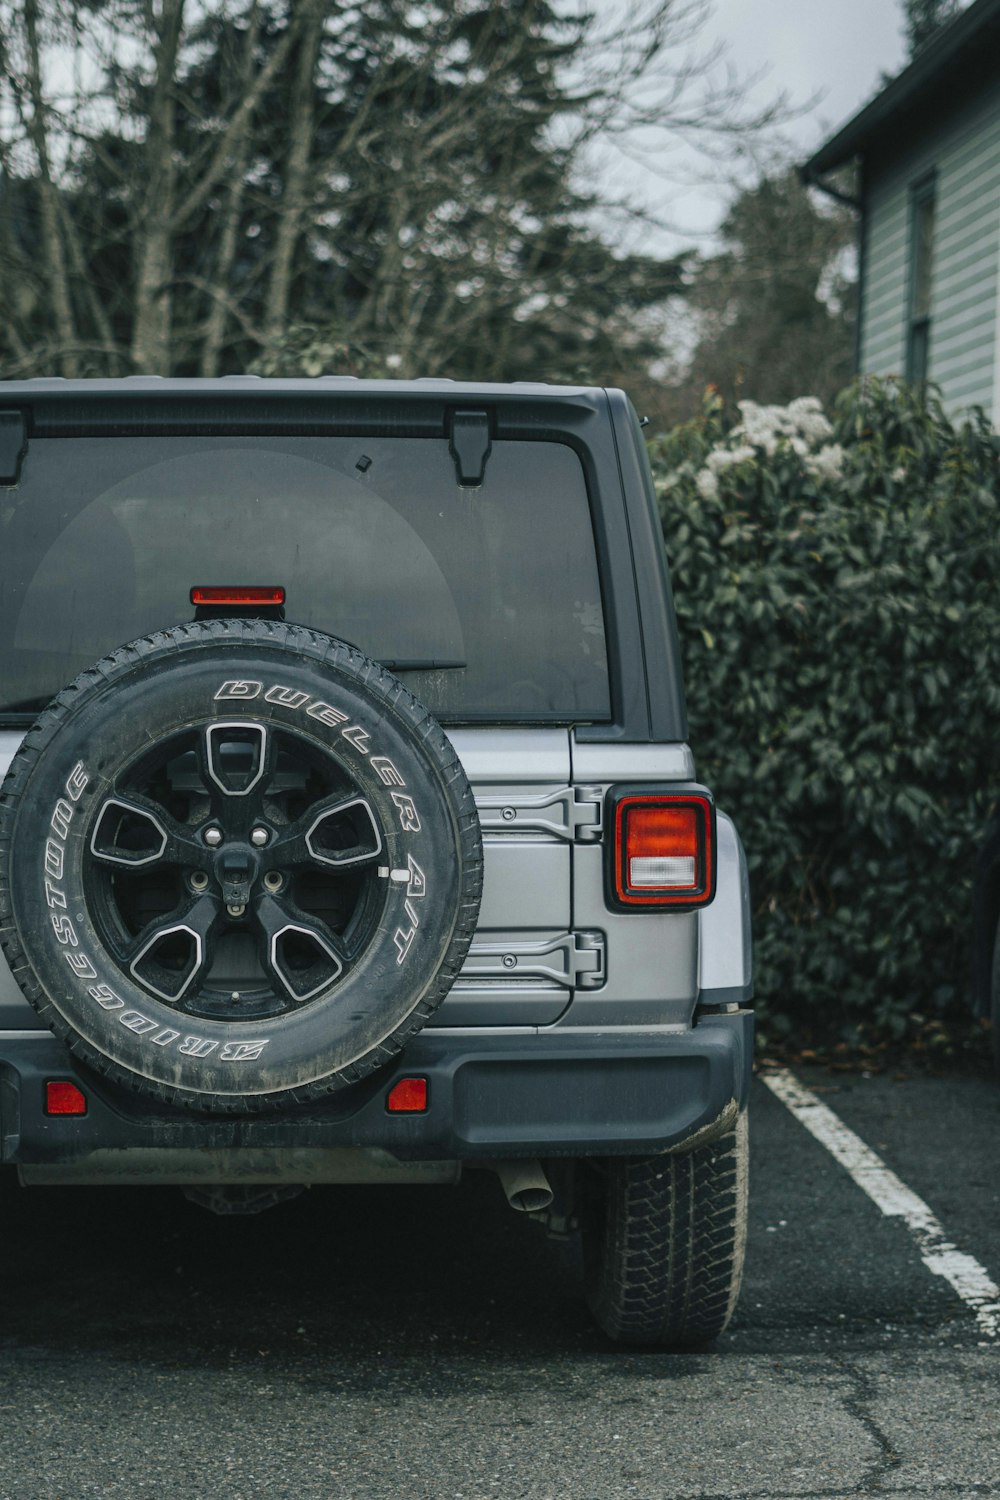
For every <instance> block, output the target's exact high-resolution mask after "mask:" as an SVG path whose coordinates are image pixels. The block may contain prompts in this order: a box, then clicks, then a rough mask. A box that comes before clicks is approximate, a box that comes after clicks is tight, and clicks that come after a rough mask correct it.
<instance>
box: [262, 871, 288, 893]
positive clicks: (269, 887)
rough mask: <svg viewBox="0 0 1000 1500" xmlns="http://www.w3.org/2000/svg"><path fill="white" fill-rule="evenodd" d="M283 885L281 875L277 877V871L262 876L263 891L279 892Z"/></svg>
mask: <svg viewBox="0 0 1000 1500" xmlns="http://www.w3.org/2000/svg"><path fill="white" fill-rule="evenodd" d="M284 883H285V881H284V877H283V876H282V875H279V874H278V871H277V870H268V872H267V874H266V875H265V876H264V889H265V891H271V892H274V891H280V890H281V887H282V886H283V885H284Z"/></svg>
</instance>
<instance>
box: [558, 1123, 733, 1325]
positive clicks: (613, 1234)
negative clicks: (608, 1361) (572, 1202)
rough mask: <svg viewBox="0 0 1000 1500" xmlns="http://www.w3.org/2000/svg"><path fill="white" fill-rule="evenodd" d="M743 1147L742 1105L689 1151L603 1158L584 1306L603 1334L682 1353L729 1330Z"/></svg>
mask: <svg viewBox="0 0 1000 1500" xmlns="http://www.w3.org/2000/svg"><path fill="white" fill-rule="evenodd" d="M747 1146H748V1132H747V1116H746V1112H745V1111H743V1112H742V1113H741V1114H740V1115H739V1116H738V1118H737V1121H736V1124H735V1125H734V1126H733V1127H732V1128H731V1129H730V1130H728V1131H726V1132H725V1133H724V1134H723V1135H721V1136H719V1137H718V1138H717V1139H716V1140H715V1141H712V1142H710V1143H709V1144H707V1145H704V1146H698V1147H696V1148H695V1150H693V1151H688V1152H685V1153H683V1154H679V1155H670V1156H653V1157H626V1158H622V1159H620V1160H615V1161H610V1162H608V1163H607V1164H606V1168H607V1171H606V1179H605V1185H604V1189H603V1193H602V1195H601V1197H602V1203H601V1208H602V1212H601V1213H600V1214H599V1215H598V1217H597V1219H596V1221H595V1222H594V1224H593V1225H592V1227H590V1228H589V1229H586V1230H585V1236H589V1237H590V1238H589V1243H586V1242H585V1246H584V1250H585V1257H586V1259H587V1262H588V1273H589V1274H588V1301H589V1304H590V1308H591V1311H592V1312H593V1314H594V1316H595V1318H596V1319H597V1322H598V1323H599V1324H600V1326H601V1328H602V1329H603V1330H604V1332H605V1333H606V1334H608V1335H609V1337H611V1338H613V1339H615V1340H617V1341H621V1342H625V1343H632V1344H645V1345H655V1346H658V1347H661V1348H671V1349H682V1348H693V1347H698V1346H699V1345H703V1344H706V1343H710V1342H711V1341H712V1340H713V1339H715V1338H717V1337H718V1335H719V1334H720V1333H722V1332H723V1330H724V1329H725V1328H726V1327H727V1325H728V1323H729V1320H730V1318H731V1317H732V1314H733V1309H734V1308H735V1306H736V1300H737V1297H738V1295H739V1289H740V1282H741V1280H742V1273H743V1255H744V1249H745V1244H746V1216H747ZM588 1252H589V1253H588Z"/></svg>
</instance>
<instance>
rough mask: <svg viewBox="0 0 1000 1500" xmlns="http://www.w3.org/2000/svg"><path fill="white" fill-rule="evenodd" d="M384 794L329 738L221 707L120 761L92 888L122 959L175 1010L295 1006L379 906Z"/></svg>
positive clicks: (370, 930) (335, 976)
mask: <svg viewBox="0 0 1000 1500" xmlns="http://www.w3.org/2000/svg"><path fill="white" fill-rule="evenodd" d="M384 851H385V838H384V834H383V829H382V827H381V825H380V822H379V818H378V815H377V812H376V810H375V808H374V807H373V805H372V803H371V802H370V800H369V799H368V798H367V797H366V796H365V794H364V792H363V791H362V790H361V789H360V788H359V787H358V786H357V785H356V784H355V783H354V782H353V781H352V780H351V777H350V775H349V774H348V772H347V770H346V769H345V767H344V766H343V764H342V763H341V762H340V761H339V760H337V759H336V758H335V757H334V756H333V755H332V754H331V753H330V752H329V750H327V749H325V748H324V747H322V746H320V745H318V744H316V743H315V742H314V741H312V740H310V739H308V738H307V737H306V736H304V735H300V734H298V733H296V732H294V731H292V730H289V729H287V728H284V727H282V726H278V727H276V726H274V725H272V724H265V723H262V722H255V721H251V720H241V721H233V722H220V721H218V720H213V721H211V722H206V723H204V724H201V725H197V726H193V727H191V728H188V729H185V730H183V731H179V732H178V733H176V734H173V735H170V736H167V737H166V738H164V739H163V740H161V741H160V742H159V743H158V744H157V745H156V746H155V747H154V748H153V749H151V750H150V751H148V752H146V753H144V754H143V755H142V756H140V757H138V758H137V759H136V760H134V761H133V762H132V763H131V764H129V765H128V766H126V767H125V768H124V769H123V770H122V771H121V772H120V773H119V775H118V776H117V777H116V780H115V787H114V790H113V791H111V792H109V793H108V794H107V795H106V796H105V797H104V799H103V801H102V802H101V803H100V804H99V806H98V807H97V809H96V811H95V814H94V817H93V819H92V821H91V823H90V826H89V830H88V834H87V847H86V853H85V856H84V857H85V860H86V865H87V870H86V881H85V885H86V889H87V892H88V902H89V905H90V908H91V914H92V917H93V920H94V922H95V925H96V927H97V929H98V932H99V934H100V937H101V940H102V942H103V943H104V945H105V947H106V949H107V951H108V952H109V953H110V954H111V956H112V957H113V959H114V961H115V963H116V964H117V965H118V967H119V968H120V969H121V970H122V972H124V973H127V974H128V975H129V976H130V977H131V978H132V979H133V980H134V981H135V982H136V983H137V984H138V985H139V986H140V987H141V988H143V989H144V990H146V991H147V992H148V993H149V994H151V995H152V996H154V997H155V998H156V999H158V1000H160V1001H163V1002H164V1003H166V1004H168V1005H170V1006H171V1007H173V1008H174V1009H176V1010H177V1011H178V1012H179V1013H183V1014H188V1015H191V1016H202V1017H209V1018H215V1019H226V1020H241V1019H245V1020H248V1021H249V1020H254V1021H256V1020H259V1019H260V1018H261V1017H267V1016H276V1015H282V1014H285V1013H288V1012H297V1011H300V1010H301V1009H302V1008H303V1007H304V1006H308V1005H311V1004H313V1003H315V1002H316V1001H318V1000H319V999H320V998H321V997H326V996H327V995H329V994H331V993H333V992H335V990H336V988H337V987H338V986H340V985H341V984H343V982H344V981H345V980H346V979H347V978H348V976H349V975H350V974H351V972H352V970H354V969H355V968H356V966H357V964H358V962H359V961H360V959H361V957H362V956H363V954H364V953H365V952H366V951H367V949H368V947H369V945H370V943H371V941H372V939H373V937H374V934H375V932H376V930H377V928H378V924H379V918H380V916H381V914H382V910H383V907H384V904H385V897H386V891H387V888H388V884H389V880H388V877H389V875H390V874H391V872H390V871H389V869H388V868H387V863H386V854H385V852H384Z"/></svg>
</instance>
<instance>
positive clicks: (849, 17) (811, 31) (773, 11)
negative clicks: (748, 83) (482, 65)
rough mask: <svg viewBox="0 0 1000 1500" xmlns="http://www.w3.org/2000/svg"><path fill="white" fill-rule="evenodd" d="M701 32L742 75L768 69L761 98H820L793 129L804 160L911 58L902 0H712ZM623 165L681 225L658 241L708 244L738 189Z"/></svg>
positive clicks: (788, 131)
mask: <svg viewBox="0 0 1000 1500" xmlns="http://www.w3.org/2000/svg"><path fill="white" fill-rule="evenodd" d="M702 40H703V41H704V42H705V43H706V44H710V43H713V42H715V41H721V42H724V43H725V44H726V47H727V49H728V54H729V57H730V60H731V62H732V64H733V65H734V66H735V67H736V68H737V69H739V71H740V72H741V73H742V74H744V75H747V74H753V73H757V72H758V71H762V70H766V72H765V76H764V77H763V79H762V80H761V82H760V84H759V85H758V86H757V96H758V98H759V99H760V101H761V103H764V102H766V101H767V99H769V98H771V97H773V96H774V94H775V93H776V92H779V91H781V90H785V91H787V92H788V93H789V94H790V95H791V97H792V98H793V99H794V100H796V101H797V102H799V103H803V102H805V101H806V100H808V99H811V98H813V97H814V96H816V95H821V96H822V97H821V98H820V101H819V103H818V104H817V105H816V106H815V108H813V109H812V110H810V111H809V112H808V113H806V114H805V115H803V116H802V117H801V118H799V119H796V120H794V121H792V122H791V123H790V124H789V125H788V126H786V128H785V132H784V133H785V135H786V137H788V138H789V143H790V146H791V149H792V151H793V153H794V155H795V158H796V159H797V160H800V161H801V160H804V159H805V158H806V157H807V156H809V155H810V154H811V153H812V152H813V151H814V150H815V149H816V147H817V146H819V145H820V144H821V142H822V141H823V140H824V139H826V137H827V136H828V135H831V134H832V133H833V131H834V130H836V128H837V127H838V126H840V125H842V124H843V123H844V122H845V121H846V120H848V119H849V118H850V117H851V115H853V114H855V113H856V112H857V110H858V109H859V108H860V107H861V106H862V105H863V104H864V103H866V102H867V100H868V99H870V98H871V96H872V94H873V93H875V92H876V91H877V89H878V87H879V80H880V76H881V74H882V73H883V72H885V73H889V74H893V73H897V72H899V70H900V69H901V68H902V67H903V66H904V65H905V62H906V46H905V41H904V38H903V27H902V5H901V3H900V0H714V4H713V7H712V18H711V21H710V23H709V24H708V25H707V26H706V28H705V30H704V32H703V33H702ZM621 166H622V164H619V168H620V167H621ZM615 170H617V169H615ZM624 171H625V172H626V173H627V175H628V178H629V179H630V181H631V182H632V183H634V188H635V190H637V192H638V195H639V196H640V197H641V199H642V200H643V201H644V202H645V203H646V204H647V205H648V207H649V208H650V209H651V210H652V211H654V212H656V213H658V214H659V215H660V216H661V217H662V218H663V219H665V220H668V221H669V222H671V223H672V224H673V225H674V226H676V237H674V236H672V235H669V234H668V235H663V236H662V237H661V236H659V235H658V236H656V248H657V249H659V250H661V251H663V250H668V251H669V250H672V249H675V248H679V247H680V245H681V244H683V243H685V242H686V243H687V244H698V245H699V246H700V248H703V249H704V248H707V246H708V243H709V242H710V238H711V231H712V229H713V228H714V227H715V225H716V224H718V222H719V219H720V218H721V216H722V213H723V212H724V209H725V204H726V200H727V198H728V197H729V196H731V189H727V188H726V187H725V186H724V185H721V184H718V185H715V186H707V185H705V186H700V187H694V188H689V189H684V190H679V189H678V188H677V186H676V185H675V184H674V183H669V184H668V183H667V182H666V181H664V180H663V179H662V178H660V177H658V176H657V174H656V172H655V171H653V170H649V171H645V172H644V171H643V170H642V168H641V167H638V166H632V167H629V166H625V167H624Z"/></svg>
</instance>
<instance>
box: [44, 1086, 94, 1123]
mask: <svg viewBox="0 0 1000 1500" xmlns="http://www.w3.org/2000/svg"><path fill="white" fill-rule="evenodd" d="M45 1113H46V1114H47V1115H85V1114H86V1113H87V1096H86V1095H85V1094H84V1093H83V1091H82V1090H81V1089H78V1088H77V1086H76V1084H75V1083H70V1082H69V1080H68V1079H65V1078H49V1079H48V1080H47V1081H46V1084H45Z"/></svg>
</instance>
